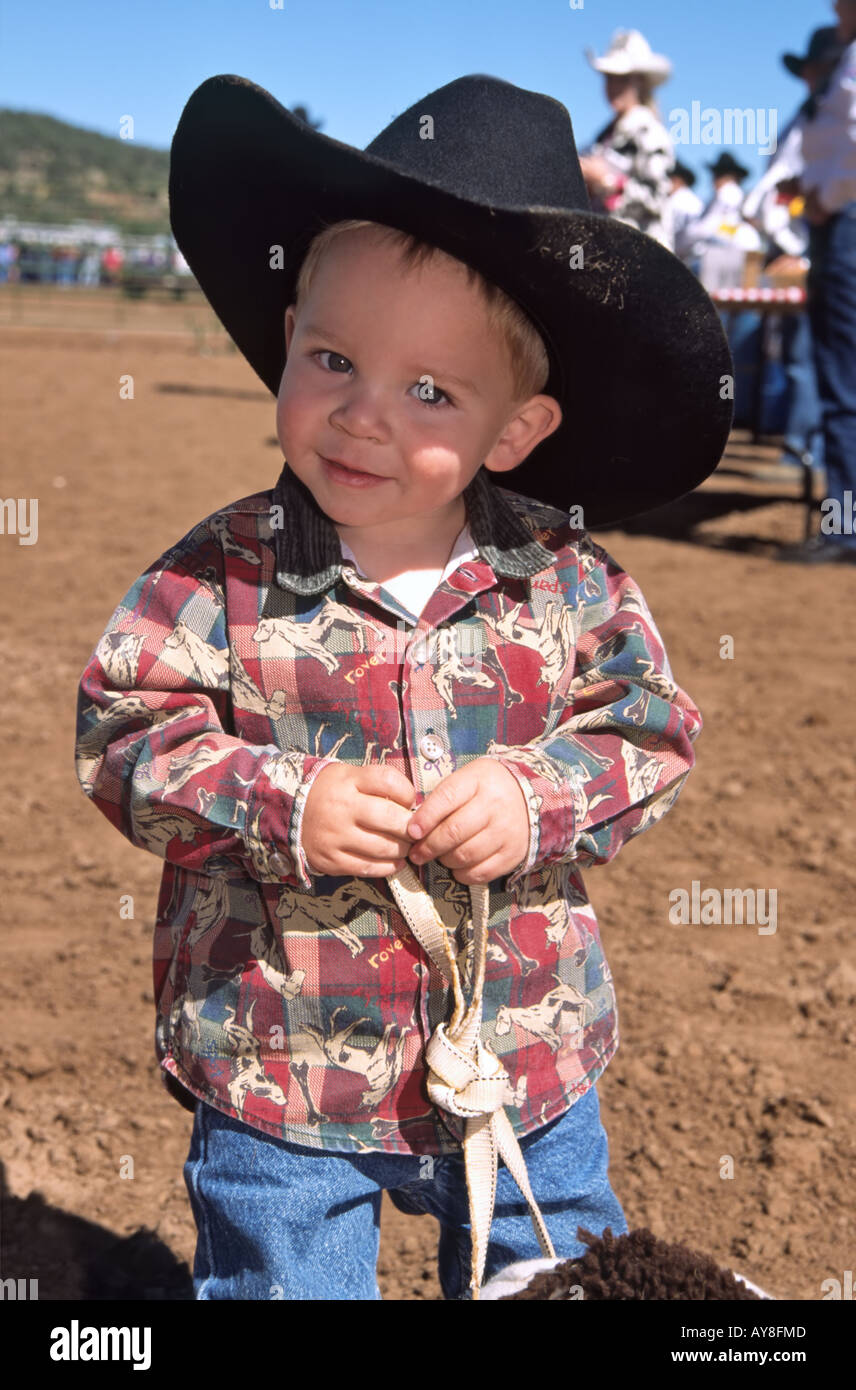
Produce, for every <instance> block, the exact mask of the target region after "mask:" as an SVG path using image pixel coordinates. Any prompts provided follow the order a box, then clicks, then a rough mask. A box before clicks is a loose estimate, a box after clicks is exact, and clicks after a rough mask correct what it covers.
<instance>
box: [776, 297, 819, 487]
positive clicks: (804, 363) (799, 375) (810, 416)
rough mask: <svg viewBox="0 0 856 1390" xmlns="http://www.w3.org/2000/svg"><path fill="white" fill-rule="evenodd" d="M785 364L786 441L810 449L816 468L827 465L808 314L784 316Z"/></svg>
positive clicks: (800, 451)
mask: <svg viewBox="0 0 856 1390" xmlns="http://www.w3.org/2000/svg"><path fill="white" fill-rule="evenodd" d="M782 364H783V366H784V369H785V374H786V376H787V379H788V395H787V407H786V417H785V431H784V432H785V442H786V443H787V444H789V445H790V446H791V448H792V449H794V450H795V451H796V452H798V453H802V452H803V451H804V450H806V449H807V450H808V451H809V452H810V453H811V454H812V456H813V458H814V463H815V466H816V467H819V466H820V465H821V464H822V463H823V430H822V428H821V426H822V413H821V406H820V397H819V395H818V390H817V371H816V368H815V365H814V344H813V342H812V336H811V322H810V320H809V316H808V314H805V313H798V314H783V315H782Z"/></svg>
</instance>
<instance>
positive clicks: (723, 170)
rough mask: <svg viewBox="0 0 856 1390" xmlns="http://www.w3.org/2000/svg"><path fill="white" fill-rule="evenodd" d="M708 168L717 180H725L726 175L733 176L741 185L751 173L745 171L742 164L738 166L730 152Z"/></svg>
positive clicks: (722, 155)
mask: <svg viewBox="0 0 856 1390" xmlns="http://www.w3.org/2000/svg"><path fill="white" fill-rule="evenodd" d="M707 168H708V169H709V170H710V172H711V173H712V174H713V177H714V178H715V179H721V178H724V177H725V175H726V174H731V175H733V177H734V178H735V179H737V180H738V181H739V182H741V183H742V181H743V179H745V178H746V175H747V174H748V173H749V170H748V169H744V167H743V165H742V164H738V163H737V160H736V159H735V158H734V155H733V154H730V153H729V152H728V151H726V152H725V154H721V155H720V156H719V158H718V159H717V160H716V162H715V163H714V164H708V165H707Z"/></svg>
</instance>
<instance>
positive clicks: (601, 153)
mask: <svg viewBox="0 0 856 1390" xmlns="http://www.w3.org/2000/svg"><path fill="white" fill-rule="evenodd" d="M586 56H587V58H588V61H589V63H590V65H591V66H592V67H593V68H594V69H595V71H596V72H601V73H603V74H604V77H605V79H606V82H605V87H606V99H607V101H608V102H609V104H610V106H611V107H612V109H613V111H614V112H615V115H614V116H613V118H612V120H611V121H610V122H609V124H608V125H606V126H604V128H603V130H602V131H601V132H600V134H599V135H597V136H596V138H595V140H594V142H593V144H592V145H591V146H590V147H589V149H588V150H587V151H585V152H584V153H583V154H581V155H580V167H581V168H582V172H583V178H584V179H585V181H586V187H587V189H588V192H589V197H590V199H591V204H592V210H593V211H595V212H597V211H601V212H608V213H609V214H610V215H611V216H612V217H615V218H617V219H618V221H619V222H626V223H628V225H629V226H631V227H637V228H638V229H639V231H640V232H645V233H647V235H648V236H650V237H653V238H654V240H655V241H659V242H660V243H661V244H662V245H663V246H667V247H668V249H669V250H670V251H671V250H673V249H674V243H673V235H672V227H671V219H670V215H669V214H670V209H669V195H670V193H671V191H672V189H671V177H670V176H671V172H672V168H673V167H674V163H675V155H674V148H673V146H672V140H671V137H670V135H669V132H668V131H667V130H666V127H665V126H664V125H663V122H662V121H661V119H660V115H659V112H658V110H657V104H656V102H655V100H654V95H653V93H654V88H655V87H657V86H659V84H660V83H661V82H665V81H666V80H667V78H668V77H670V76H671V72H672V65H671V63H670V62H669V60H668V58H666V57H664V56H663V55H662V54H661V53H653V52H652V51H651V48H650V45H649V43H648V40H647V39H646V38H645V37H644V36H643V35H642V34H640V33H639V30H638V29H619V30H618V31H617V32H616V33H615V34H613V37H612V42H611V44H610V46H609V49H608V50H607V52H606V53H605V54H604V55H603V57H600V58H598V57H596V56H595V55H594V54H593V53H592V52H591V50H588V51H587V55H586Z"/></svg>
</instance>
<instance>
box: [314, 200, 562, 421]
mask: <svg viewBox="0 0 856 1390" xmlns="http://www.w3.org/2000/svg"><path fill="white" fill-rule="evenodd" d="M359 227H376V228H378V230H379V231H380V232H381V233H382V240H384V241H386V242H388V243H389V244H391V245H393V246H394V247H396V248H397V249H398V250H399V251H400V253H401V259H402V261H403V263H404V264H405V265H406V266H408V267H414V266H421V265H423V264H424V263H425V262H426V261H431V260H433V259H434V258H436V257H443V256H446V257H447V258H448V259H449V260H453V261H455V263H456V264H457V265H463V266H464V268H465V269H466V272H467V280H468V283H469V284H470V286H473V285H474V286H475V288H476V290H477V292H478V293H479V294H480V296H481V299H482V303H483V304H484V308H485V312H486V314H487V318H488V322H489V324H490V330H491V333H492V334H495V335H496V336H498V337H499V338H501V339H502V340H504V342H505V344H506V347H507V350H508V357H509V368H510V371H511V380H512V391H513V397H514V400H515V402H522V401H526V400H528V399H529V397H530V396H535V395H538V394H540V393H541V392H542V391H543V390H544V387H545V386H546V384H547V378H548V376H549V374H550V362H549V358H548V356H547V349H546V348H545V346H544V340H543V338H542V337H541V335H540V333H538V331H537V329H536V328H535V325H534V324H533V323H532V320H531V319H530V318H529V316H528V315H527V314H525V313H524V312H523V310H522V309H521V308H520V307H519V305H517V304H516V303H515V302H514V300H513V299H510V298H509V296H508V295H507V294H506V293H505V292H504V291H503V290H501V289H500V288H499V286H498V285H496V284H494V283H493V281H492V280H486V279H485V277H484V276H483V275H481V274H480V272H479V271H477V270H476V269H474V267H473V266H470V265H467V264H466V262H465V261H459V260H457V257H454V256H449V255H448V253H447V252H445V251H443V250H442V249H441V248H440V247H439V246H432V245H431V244H430V243H429V242H426V241H421V240H420V239H419V237H417V236H415V235H414V234H412V233H408V232H402V231H400V230H399V229H398V228H397V227H388V226H386V224H385V223H382V222H367V221H363V220H358V219H349V220H347V221H343V222H333V223H331V224H330V225H328V226H326V227H324V228H323V230H322V231H320V232H318V233H317V235H316V236H314V237H313V238H312V240H311V242H310V243H309V247H308V249H307V251H306V255H305V256H304V258H303V262H302V264H301V267H300V272H299V274H298V277H297V286H296V290H295V302H296V305H297V309H298V311H299V309H300V305H301V303H302V301H303V300H304V299H305V296H306V295H307V294H308V292H309V286H310V285H311V283H312V278H313V276H314V274H315V272H316V270H317V268H318V265H319V263H320V261H321V257H322V256H323V255H324V252H325V251H326V250H327V249H328V247H329V246H330V243H331V242H333V241H335V239H336V237H338V236H340V235H341V234H342V233H343V232H352V231H356V230H357V229H358V228H359Z"/></svg>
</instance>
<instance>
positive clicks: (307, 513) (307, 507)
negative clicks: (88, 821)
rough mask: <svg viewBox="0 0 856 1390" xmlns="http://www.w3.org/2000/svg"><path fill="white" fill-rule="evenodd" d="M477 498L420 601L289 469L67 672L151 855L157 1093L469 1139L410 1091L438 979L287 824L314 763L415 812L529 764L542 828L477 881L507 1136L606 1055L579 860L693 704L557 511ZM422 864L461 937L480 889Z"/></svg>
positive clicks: (391, 1135)
mask: <svg viewBox="0 0 856 1390" xmlns="http://www.w3.org/2000/svg"><path fill="white" fill-rule="evenodd" d="M464 499H465V503H466V513H467V522H468V525H469V527H470V531H471V533H472V536H473V538H474V542H475V545H476V547H477V549H478V558H477V559H475V560H473V559H469V560H465V562H462V563H461V564H460V565H458V567H457V568H456V569H455V570H454V572H453V573H450V574H448V575H447V576H446V577H445V578H444V579H443V580H442V581H441V582H440V584H439V585H438V587H437V588H436V590H435V591H434V593H433V594H432V596H431V597H430V598H429V600H428V602H427V604H426V606H425V608H424V610H423V612H422V613H421V615H419V617H418V618H417V617H416V616H415V615H414V614H412V613H409V612H408V611H407V609H406V608H404V607H403V605H402V604H401V603H400V602H399V601H397V600H396V599H395V597H394V596H393V595H392V594H391V593H390V592H389V590H387V589H386V588H385V587H384V586H383V585H382V584H380V583H377V582H374V581H370V580H367V579H365V578H364V577H361V576H360V575H359V574H358V573H357V571H356V569H355V568H354V567H353V565H351V564H348V563H346V562H345V560H344V558H343V555H342V550H341V542H340V540H339V537H338V533H337V532H336V530H335V527H334V526H333V524H332V522H331V521H330V520H329V518H328V517H326V515H325V514H324V513H323V512H322V511H321V510H320V508H319V507H318V506H317V504H316V503H315V500H314V498H313V497H312V494H311V492H310V491H309V490H308V489H307V488H306V487H305V486H304V484H303V483H301V482H300V481H299V480H298V479H297V478H296V476H295V475H294V474H293V473H292V472H291V470H290V469H289V467H288V465H287V464H285V466H284V467H283V470H282V474H281V476H280V478H279V481H278V482H277V484H276V486H275V487H274V488H273V489H268V490H267V491H263V492H259V493H256V494H254V495H252V496H250V497H245V498H243V499H241V500H240V501H237V502H234V503H232V504H231V505H229V506H226V507H224V508H222V509H221V510H219V511H217V512H214V513H213V514H212V515H211V516H209V517H207V518H206V519H205V520H203V521H201V522H200V523H199V524H198V525H197V526H195V527H194V528H193V529H192V530H191V531H190V532H188V534H187V535H186V536H184V538H183V539H182V540H180V541H178V542H177V543H176V544H175V545H174V546H172V547H171V548H170V549H169V550H167V551H166V552H165V553H164V554H163V555H162V556H161V557H160V559H158V560H157V561H155V563H154V564H153V565H151V566H150V567H149V568H148V569H147V570H146V571H145V573H144V574H143V575H141V576H140V578H138V579H137V581H136V582H135V583H134V584H133V585H132V587H131V589H130V590H129V591H128V593H127V594H126V595H125V597H124V598H123V599H122V601H121V603H120V604H119V605H118V607H117V608H116V610H115V612H114V613H113V615H112V618H111V619H110V622H109V623H108V626H107V628H106V631H105V632H104V634H103V636H102V637H101V639H100V641H99V642H98V645H97V647H96V648H95V651H94V653H93V655H92V657H91V658H90V660H89V662H88V664H87V666H86V668H85V670H84V672H83V675H82V677H81V682H80V689H79V693H78V722H77V743H76V750H75V756H76V770H77V776H78V780H79V782H80V785H81V787H82V789H83V791H84V792H85V794H86V795H87V796H88V797H89V798H90V799H91V800H92V801H93V802H94V803H95V805H96V806H97V807H98V808H99V810H100V811H102V812H103V813H104V815H105V816H106V817H107V818H108V820H110V822H111V823H112V824H113V825H115V826H116V828H117V829H118V830H119V831H121V833H122V834H123V835H124V836H125V837H126V838H127V839H129V840H130V841H131V843H132V844H135V845H138V846H139V847H140V848H142V849H147V850H150V851H151V852H152V853H153V854H157V855H158V856H159V857H160V858H162V859H163V860H164V868H163V876H162V880H161V888H160V895H159V898H158V902H157V911H156V920H155V924H154V993H155V1000H156V1006H157V1023H156V1033H155V1051H156V1056H157V1058H158V1061H159V1063H160V1066H161V1067H162V1069H163V1072H164V1080H165V1083H166V1084H167V1085H168V1087H169V1089H170V1090H171V1091H172V1093H173V1094H176V1095H177V1098H183V1101H184V1103H187V1104H189V1105H191V1106H192V1105H194V1104H195V1103H196V1102H195V1100H191V1099H190V1097H189V1096H188V1092H189V1093H191V1095H192V1096H193V1097H198V1098H201V1099H203V1100H205V1101H207V1102H208V1103H209V1104H211V1105H213V1106H215V1107H216V1108H218V1109H220V1110H222V1111H224V1112H225V1113H227V1114H229V1115H231V1116H233V1117H235V1118H239V1119H242V1120H243V1121H244V1122H245V1123H247V1124H249V1125H251V1126H254V1127H255V1128H257V1129H259V1130H262V1131H264V1132H266V1133H268V1134H272V1135H275V1136H277V1137H281V1138H283V1139H286V1140H289V1141H290V1142H292V1143H298V1144H303V1145H306V1146H309V1147H312V1148H318V1149H330V1150H336V1151H343V1152H363V1151H366V1150H383V1151H388V1152H395V1153H419V1154H421V1153H432V1154H442V1153H447V1152H454V1151H459V1149H460V1142H461V1139H462V1135H463V1121H460V1120H458V1119H457V1118H456V1117H455V1116H453V1115H451V1114H448V1113H447V1112H445V1111H440V1110H438V1109H436V1108H435V1107H434V1106H433V1105H432V1103H431V1102H430V1101H429V1099H428V1095H427V1090H426V1070H425V1066H424V1061H423V1052H424V1048H425V1046H426V1044H427V1042H428V1039H429V1038H430V1036H431V1034H432V1033H433V1032H434V1030H435V1028H436V1026H437V1024H439V1023H440V1022H445V1021H448V1019H449V1017H450V1015H451V1012H452V1005H453V1000H452V997H451V991H450V989H449V987H448V985H447V984H446V981H445V980H444V978H443V977H442V976H441V974H440V973H439V971H438V970H437V969H436V967H435V966H434V964H433V963H432V961H431V960H430V958H429V957H428V956H427V955H426V954H425V952H424V951H423V950H422V948H421V947H420V946H419V945H418V943H417V942H416V941H415V940H414V939H413V937H412V935H411V934H410V932H409V930H408V928H407V925H406V922H405V921H404V919H403V918H402V916H401V914H400V913H399V911H398V908H397V904H396V902H395V899H394V897H393V895H392V892H391V890H390V888H389V883H388V881H387V880H386V879H385V878H352V877H334V876H328V875H323V874H316V873H313V872H312V871H311V870H310V869H309V867H308V864H307V858H306V855H305V853H304V850H303V846H302V843H301V824H302V819H303V811H304V807H305V805H306V798H307V794H308V792H309V790H310V788H311V787H312V784H313V782H314V780H315V778H316V777H317V776H318V774H319V772H320V771H321V770H322V768H324V767H326V766H327V765H328V763H331V762H335V761H339V762H343V761H344V762H347V763H350V764H353V765H354V766H364V765H366V764H369V763H386V764H388V765H390V766H392V767H396V768H398V769H400V770H401V771H402V772H403V773H404V775H405V776H407V777H408V778H409V779H410V781H412V783H413V784H414V786H415V787H416V788H417V791H418V795H417V803H418V804H421V802H422V801H423V800H424V799H425V797H426V796H427V795H428V793H429V792H430V791H431V790H432V788H434V787H435V786H436V785H437V784H438V782H439V781H440V780H441V779H442V778H443V777H445V776H447V775H448V774H449V773H451V772H453V771H454V770H455V769H456V768H459V767H463V766H464V765H465V764H466V763H468V762H469V761H470V760H472V759H474V758H479V757H492V758H497V759H498V760H499V761H500V762H501V763H502V764H503V766H504V767H506V768H507V769H508V770H509V771H510V772H511V773H512V774H513V776H514V777H515V778H516V779H517V781H518V783H519V785H520V787H521V789H522V791H523V793H524V796H525V800H526V806H527V808H528V813H529V848H528V853H527V855H526V858H525V860H524V861H522V862H521V864H520V865H518V866H517V867H516V868H515V869H514V871H513V872H511V873H509V874H506V875H503V876H501V877H499V878H497V879H494V880H493V881H492V882H491V883H490V884H489V885H488V887H489V892H490V898H489V909H490V917H489V948H488V959H487V965H486V972H485V983H484V1026H483V1032H482V1036H483V1039H484V1040H485V1042H486V1043H487V1044H488V1045H489V1046H490V1047H491V1048H492V1049H493V1050H494V1052H496V1053H497V1055H498V1056H499V1057H500V1058H501V1059H502V1062H503V1063H504V1065H505V1067H506V1068H507V1070H508V1073H509V1077H510V1081H511V1084H512V1086H513V1088H514V1095H513V1102H512V1103H510V1104H509V1105H508V1106H507V1107H506V1110H507V1113H508V1115H509V1118H510V1120H511V1123H512V1125H513V1128H514V1130H515V1133H516V1134H517V1136H518V1137H522V1136H523V1135H525V1134H528V1133H529V1132H530V1131H532V1130H535V1129H538V1128H540V1127H542V1126H543V1125H545V1124H547V1123H548V1122H549V1121H550V1120H551V1119H553V1118H555V1117H557V1116H558V1115H560V1114H562V1113H564V1111H566V1110H567V1109H568V1108H569V1106H571V1105H572V1104H573V1103H574V1101H575V1100H576V1099H578V1098H579V1096H581V1095H582V1094H583V1093H584V1092H586V1091H587V1090H588V1089H589V1088H590V1087H591V1086H592V1085H593V1084H594V1082H595V1081H596V1080H597V1079H598V1077H599V1076H600V1074H601V1073H602V1072H603V1070H604V1068H605V1067H606V1065H607V1063H608V1062H609V1060H610V1058H611V1057H612V1055H613V1053H614V1052H615V1050H616V1048H617V1046H618V1026H617V1010H616V1002H615V995H614V990H613V985H612V979H611V976H610V972H609V968H608V965H607V962H606V959H605V957H604V954H603V951H602V948H601V943H600V938H599V932H598V926H597V921H596V918H595V914H594V911H593V910H592V907H591V906H590V904H589V902H588V899H587V897H586V892H585V888H584V886H583V881H582V877H581V873H580V870H581V869H582V868H584V867H587V866H588V865H592V864H602V863H605V862H606V861H607V860H609V859H611V858H612V857H613V855H615V854H616V853H617V851H618V849H619V847H620V846H621V845H622V844H623V843H624V841H625V840H627V839H629V838H630V837H631V836H632V835H636V834H638V833H639V831H641V830H643V829H644V828H645V827H646V826H647V825H649V824H651V823H652V822H653V821H656V820H657V819H658V818H659V817H660V816H661V815H663V814H664V812H665V811H666V810H667V809H668V807H669V806H670V805H671V804H672V803H673V802H674V800H675V798H676V796H677V795H678V792H679V791H680V788H681V785H682V784H683V781H684V779H685V778H686V776H687V774H688V772H689V770H690V768H691V767H692V766H693V762H694V754H693V750H692V747H691V745H692V742H693V741H694V739H695V738H696V736H697V735H698V733H699V731H700V729H701V717H700V715H699V712H698V710H697V709H696V708H695V706H694V705H693V703H692V702H691V700H690V699H689V698H688V696H687V695H685V694H684V692H683V691H682V690H681V689H680V688H679V687H678V686H677V685H676V684H675V682H674V680H673V678H672V673H671V670H670V668H669V662H668V658H667V656H666V653H665V651H664V649H663V645H662V641H661V639H660V636H659V633H658V632H657V629H656V627H655V625H654V622H653V619H652V617H651V614H650V612H649V611H648V607H647V605H646V603H645V600H644V598H643V596H642V593H641V591H640V590H639V588H638V587H637V585H636V584H635V583H634V582H633V580H632V579H631V578H630V577H629V576H628V575H627V574H626V573H625V572H624V571H623V570H622V569H621V568H620V567H619V566H618V565H617V564H616V563H615V561H614V560H613V559H612V558H611V557H610V556H609V555H608V554H607V553H606V551H604V550H603V549H602V548H601V547H600V546H599V545H597V544H596V543H595V542H594V541H593V540H592V538H591V537H590V536H589V535H588V533H587V532H585V531H582V530H578V529H576V528H574V527H573V526H571V525H570V524H569V521H568V517H567V515H566V514H565V513H563V512H561V511H558V510H557V509H555V508H553V507H550V506H545V505H543V504H541V503H539V502H536V501H533V500H532V499H530V498H527V497H523V496H521V495H519V494H517V493H514V492H512V491H510V490H507V489H504V488H500V487H497V486H496V485H495V484H494V483H492V482H491V481H490V480H489V479H488V477H487V474H486V472H485V470H484V469H483V468H482V469H480V470H479V473H477V474H476V476H475V478H474V479H473V481H472V482H471V483H470V484H469V486H468V487H467V489H466V491H465V492H464ZM416 873H417V874H418V876H419V878H420V881H421V882H422V884H423V885H424V887H425V888H426V889H427V891H428V892H429V893H430V895H431V897H432V898H433V901H434V905H435V907H436V909H437V911H438V913H439V915H440V917H441V918H442V920H443V922H444V923H445V924H446V926H447V927H448V929H449V930H450V932H452V933H454V939H455V942H456V945H457V947H458V949H459V950H461V951H463V950H465V948H466V947H467V946H468V944H469V941H470V938H471V934H472V923H471V921H470V916H469V910H470V894H469V888H468V887H467V886H466V885H465V884H461V883H459V882H458V881H457V880H456V879H455V878H454V876H453V874H452V872H451V870H448V869H446V868H445V867H444V866H443V865H442V864H440V863H439V862H438V861H437V860H433V861H430V862H429V863H427V864H425V865H420V866H417V867H416ZM471 989H472V979H471V974H470V973H469V972H465V975H464V991H465V995H466V996H467V998H469V997H470V995H471Z"/></svg>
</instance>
